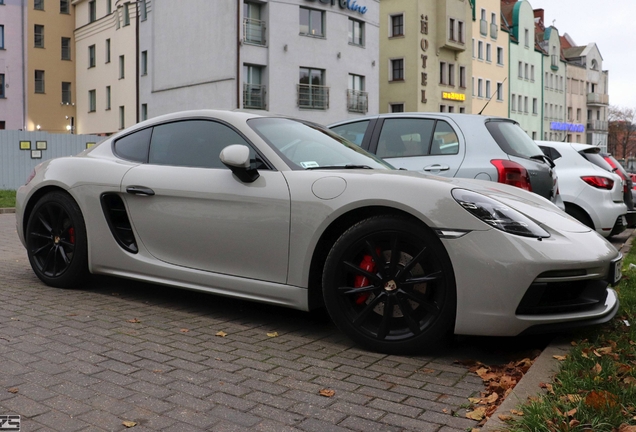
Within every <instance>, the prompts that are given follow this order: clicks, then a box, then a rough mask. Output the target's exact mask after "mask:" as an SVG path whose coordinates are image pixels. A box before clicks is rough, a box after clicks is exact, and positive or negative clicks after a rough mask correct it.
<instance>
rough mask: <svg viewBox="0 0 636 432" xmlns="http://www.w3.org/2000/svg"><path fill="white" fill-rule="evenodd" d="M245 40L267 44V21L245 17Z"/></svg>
mask: <svg viewBox="0 0 636 432" xmlns="http://www.w3.org/2000/svg"><path fill="white" fill-rule="evenodd" d="M243 42H245V43H248V44H253V45H265V21H261V20H256V19H252V18H243Z"/></svg>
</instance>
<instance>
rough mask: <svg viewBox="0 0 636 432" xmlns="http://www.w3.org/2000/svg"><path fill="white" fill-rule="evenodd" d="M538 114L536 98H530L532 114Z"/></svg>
mask: <svg viewBox="0 0 636 432" xmlns="http://www.w3.org/2000/svg"><path fill="white" fill-rule="evenodd" d="M538 112H539V105H538V101H537V98H532V114H535V115H536V114H538Z"/></svg>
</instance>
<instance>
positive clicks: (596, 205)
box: [537, 141, 627, 237]
mask: <svg viewBox="0 0 636 432" xmlns="http://www.w3.org/2000/svg"><path fill="white" fill-rule="evenodd" d="M537 144H539V147H540V148H541V150H543V152H544V153H545V154H546V155H547V156H549V157H550V158H551V159H552V160H553V161H554V163H555V164H556V167H555V169H556V172H557V175H558V176H559V193H560V195H561V198H562V199H563V203H564V205H565V212H566V213H567V214H569V215H570V216H572V217H574V218H575V219H577V220H578V221H580V222H582V223H584V224H585V225H587V226H589V227H590V228H592V229H594V230H596V232H598V233H599V234H601V235H602V236H604V237H609V236H612V235H615V234H618V233H620V232H622V231H624V230H625V226H626V225H627V223H626V220H625V214H626V213H627V206H626V205H625V202H624V201H623V185H624V182H623V179H621V177H620V176H618V175H616V174H614V173H612V172H608V171H607V170H604V169H602V168H600V167H598V166H597V165H595V164H593V163H591V162H590V161H589V160H588V159H587V158H586V156H585V155H586V154H598V153H599V151H600V149H599V148H598V147H594V146H592V145H589V144H578V143H566V142H555V141H537Z"/></svg>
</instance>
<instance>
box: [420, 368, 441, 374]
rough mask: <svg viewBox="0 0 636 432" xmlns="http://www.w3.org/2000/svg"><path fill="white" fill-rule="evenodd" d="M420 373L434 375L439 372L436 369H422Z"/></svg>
mask: <svg viewBox="0 0 636 432" xmlns="http://www.w3.org/2000/svg"><path fill="white" fill-rule="evenodd" d="M420 372H424V373H427V374H434V373H435V372H437V371H436V370H435V369H429V368H424V369H420Z"/></svg>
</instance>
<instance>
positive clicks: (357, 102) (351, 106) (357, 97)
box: [347, 89, 369, 114]
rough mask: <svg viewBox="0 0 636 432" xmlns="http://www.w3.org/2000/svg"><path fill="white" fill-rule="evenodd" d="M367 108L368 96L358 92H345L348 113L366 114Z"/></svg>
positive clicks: (365, 93)
mask: <svg viewBox="0 0 636 432" xmlns="http://www.w3.org/2000/svg"><path fill="white" fill-rule="evenodd" d="M368 107H369V95H368V93H367V92H363V91H360V90H351V89H349V90H347V110H348V111H349V112H357V113H363V114H364V113H366V112H367V110H368Z"/></svg>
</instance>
